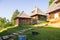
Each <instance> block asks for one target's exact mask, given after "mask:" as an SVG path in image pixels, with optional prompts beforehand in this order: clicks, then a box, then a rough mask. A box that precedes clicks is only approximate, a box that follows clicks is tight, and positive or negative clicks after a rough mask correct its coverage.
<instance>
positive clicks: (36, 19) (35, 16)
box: [30, 7, 47, 24]
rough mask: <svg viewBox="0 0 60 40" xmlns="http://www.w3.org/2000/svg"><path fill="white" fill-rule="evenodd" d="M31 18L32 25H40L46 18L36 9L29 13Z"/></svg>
mask: <svg viewBox="0 0 60 40" xmlns="http://www.w3.org/2000/svg"><path fill="white" fill-rule="evenodd" d="M30 16H31V18H32V23H33V24H35V23H40V22H42V21H46V19H47V16H46V14H45V13H43V12H42V11H41V10H40V9H39V8H38V7H35V8H34V9H33V10H32V11H31V15H30Z"/></svg>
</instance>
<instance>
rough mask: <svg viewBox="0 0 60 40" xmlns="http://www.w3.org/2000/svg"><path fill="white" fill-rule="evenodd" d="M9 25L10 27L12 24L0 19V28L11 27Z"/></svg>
mask: <svg viewBox="0 0 60 40" xmlns="http://www.w3.org/2000/svg"><path fill="white" fill-rule="evenodd" d="M11 25H12V23H11V22H9V20H8V19H6V18H2V17H0V27H2V28H3V27H4V28H5V27H8V26H11Z"/></svg>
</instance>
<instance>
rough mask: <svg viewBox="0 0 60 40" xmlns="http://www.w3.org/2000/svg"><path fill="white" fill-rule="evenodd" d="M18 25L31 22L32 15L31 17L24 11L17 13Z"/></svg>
mask: <svg viewBox="0 0 60 40" xmlns="http://www.w3.org/2000/svg"><path fill="white" fill-rule="evenodd" d="M15 21H16V26H22V25H29V24H31V17H29V16H28V15H27V14H26V13H25V12H24V11H22V12H21V13H20V14H18V15H17V17H16V18H15Z"/></svg>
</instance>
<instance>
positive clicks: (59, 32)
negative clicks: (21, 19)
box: [24, 28, 60, 40]
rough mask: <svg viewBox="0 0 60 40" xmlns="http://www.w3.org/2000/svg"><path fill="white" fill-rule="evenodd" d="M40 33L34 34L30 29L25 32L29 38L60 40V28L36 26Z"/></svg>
mask: <svg viewBox="0 0 60 40" xmlns="http://www.w3.org/2000/svg"><path fill="white" fill-rule="evenodd" d="M34 29H35V31H37V32H38V33H39V34H38V35H32V34H31V32H32V31H29V32H27V33H24V34H25V35H27V40H60V28H34Z"/></svg>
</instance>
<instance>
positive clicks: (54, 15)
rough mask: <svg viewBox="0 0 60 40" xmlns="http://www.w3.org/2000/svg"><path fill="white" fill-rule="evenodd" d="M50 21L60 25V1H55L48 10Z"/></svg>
mask: <svg viewBox="0 0 60 40" xmlns="http://www.w3.org/2000/svg"><path fill="white" fill-rule="evenodd" d="M46 13H47V14H48V21H50V23H51V24H56V23H60V0H55V1H54V2H53V3H52V4H51V5H50V6H49V7H48V9H47V11H46Z"/></svg>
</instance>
